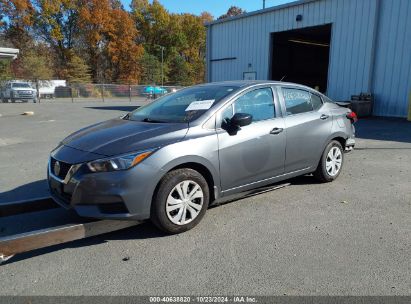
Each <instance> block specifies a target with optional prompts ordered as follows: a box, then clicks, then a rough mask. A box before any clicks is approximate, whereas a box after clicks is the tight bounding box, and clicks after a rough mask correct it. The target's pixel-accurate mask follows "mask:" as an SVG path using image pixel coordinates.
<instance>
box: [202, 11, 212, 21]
mask: <svg viewBox="0 0 411 304" xmlns="http://www.w3.org/2000/svg"><path fill="white" fill-rule="evenodd" d="M200 19H201V21H203V23H208V22H211V21H213V20H214V17H213V15H211V14H210V13H209V12H202V13H201V14H200Z"/></svg>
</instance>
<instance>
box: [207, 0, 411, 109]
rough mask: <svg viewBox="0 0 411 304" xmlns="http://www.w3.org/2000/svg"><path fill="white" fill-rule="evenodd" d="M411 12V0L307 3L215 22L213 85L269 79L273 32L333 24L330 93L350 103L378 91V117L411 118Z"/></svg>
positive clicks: (210, 49)
mask: <svg viewBox="0 0 411 304" xmlns="http://www.w3.org/2000/svg"><path fill="white" fill-rule="evenodd" d="M379 6H380V10H378V7H379ZM298 14H301V15H303V20H302V21H300V22H297V21H296V20H295V17H296V15H298ZM407 14H408V16H410V15H411V1H410V0H317V1H315V0H311V1H310V0H306V1H300V2H297V3H296V4H295V5H291V6H290V5H288V6H287V5H285V6H282V7H279V8H278V9H274V10H265V11H263V12H260V13H256V14H251V15H248V16H246V17H244V18H238V19H234V20H230V21H226V22H221V23H214V24H212V25H210V26H209V29H208V52H207V69H208V81H222V80H235V79H242V78H243V72H247V71H255V72H256V73H257V79H268V77H269V75H268V73H269V64H270V35H271V33H273V32H281V31H286V30H291V29H296V28H302V27H310V26H316V25H323V24H328V23H332V35H331V51H330V66H329V74H328V92H327V94H328V95H329V96H330V97H331V98H334V99H336V100H348V99H350V96H351V95H353V94H358V93H360V92H369V91H372V92H374V93H375V94H376V106H375V114H377V115H389V116H406V108H407V103H408V101H407V98H406V95H408V94H409V91H410V77H411V76H410V69H411V59H410V55H409V54H411V42H410V39H411V38H410V36H411V32H410V28H411V24H410V20H409V18H407ZM378 20H380V21H379V22H377V21H378ZM377 25H378V26H377ZM388 45H389V46H388ZM375 48H377V52H374V49H375ZM407 54H408V55H407ZM234 57H235V58H236V59H230V60H222V61H213V60H216V59H222V58H234ZM372 75H375V76H374V77H372ZM394 104H395V105H394Z"/></svg>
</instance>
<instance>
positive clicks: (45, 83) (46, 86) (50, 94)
mask: <svg viewBox="0 0 411 304" xmlns="http://www.w3.org/2000/svg"><path fill="white" fill-rule="evenodd" d="M62 86H63V87H65V86H66V81H65V80H41V81H39V94H40V98H47V99H50V98H55V97H56V96H55V91H56V87H62Z"/></svg>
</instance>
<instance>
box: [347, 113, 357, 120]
mask: <svg viewBox="0 0 411 304" xmlns="http://www.w3.org/2000/svg"><path fill="white" fill-rule="evenodd" d="M347 118H348V119H349V120H351V122H353V123H354V122H357V120H358V117H357V114H355V112H350V113H347Z"/></svg>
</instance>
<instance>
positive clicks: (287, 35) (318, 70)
mask: <svg viewBox="0 0 411 304" xmlns="http://www.w3.org/2000/svg"><path fill="white" fill-rule="evenodd" d="M331 28H332V26H331V24H326V25H321V26H314V27H307V28H301V29H296V30H291V31H285V32H278V33H272V34H271V43H272V51H271V80H283V81H288V82H295V83H299V84H304V85H307V86H309V87H311V88H314V89H317V90H318V91H320V92H323V93H325V92H326V91H327V81H328V66H329V54H330V42H331Z"/></svg>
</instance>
